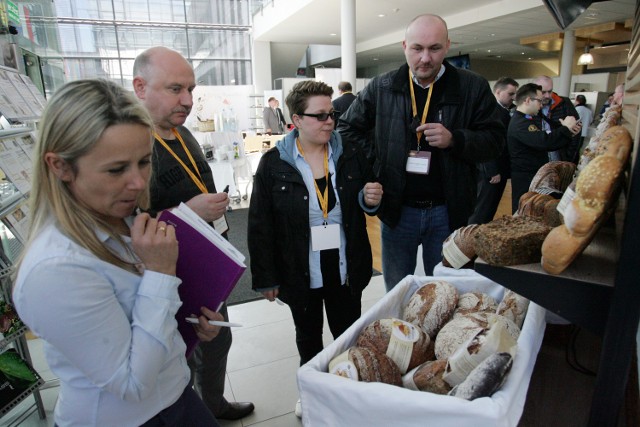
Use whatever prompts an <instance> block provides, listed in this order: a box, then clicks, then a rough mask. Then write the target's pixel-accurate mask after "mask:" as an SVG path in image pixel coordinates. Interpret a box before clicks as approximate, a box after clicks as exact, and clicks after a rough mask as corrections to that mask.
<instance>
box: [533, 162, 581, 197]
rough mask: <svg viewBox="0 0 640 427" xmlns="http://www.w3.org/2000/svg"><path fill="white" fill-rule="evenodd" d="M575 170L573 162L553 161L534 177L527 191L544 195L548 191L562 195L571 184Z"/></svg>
mask: <svg viewBox="0 0 640 427" xmlns="http://www.w3.org/2000/svg"><path fill="white" fill-rule="evenodd" d="M575 170H576V165H575V164H574V163H573V162H562V161H553V162H549V163H546V164H544V165H543V166H542V167H541V168H540V169H538V172H537V173H536V174H535V175H534V177H533V179H532V180H531V184H530V185H529V191H537V192H541V193H546V194H548V193H549V192H550V191H553V192H558V193H563V192H564V190H565V189H566V188H567V186H568V185H569V184H570V183H571V180H572V179H573V174H574V173H575ZM538 190H543V191H538Z"/></svg>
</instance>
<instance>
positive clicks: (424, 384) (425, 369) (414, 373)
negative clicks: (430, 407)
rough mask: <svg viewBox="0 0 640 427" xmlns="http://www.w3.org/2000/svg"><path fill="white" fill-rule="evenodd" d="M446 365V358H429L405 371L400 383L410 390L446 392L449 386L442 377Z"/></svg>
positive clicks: (449, 389)
mask: <svg viewBox="0 0 640 427" xmlns="http://www.w3.org/2000/svg"><path fill="white" fill-rule="evenodd" d="M446 366H447V361H446V360H430V361H428V362H425V363H423V364H422V365H420V366H418V367H416V368H415V369H412V370H411V371H409V372H407V373H406V375H404V376H403V377H402V385H403V387H405V388H408V389H410V390H419V391H427V392H429V393H435V394H447V393H449V391H451V386H450V385H449V384H447V382H446V381H445V380H443V379H442V374H443V373H444V369H445V367H446Z"/></svg>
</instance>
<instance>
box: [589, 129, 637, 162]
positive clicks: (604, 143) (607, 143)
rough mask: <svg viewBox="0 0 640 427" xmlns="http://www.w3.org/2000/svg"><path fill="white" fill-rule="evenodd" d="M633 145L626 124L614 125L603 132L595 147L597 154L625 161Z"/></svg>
mask: <svg viewBox="0 0 640 427" xmlns="http://www.w3.org/2000/svg"><path fill="white" fill-rule="evenodd" d="M632 146H633V141H632V140H631V135H630V134H629V131H628V130H627V129H626V128H625V127H624V126H613V127H611V128H609V129H608V130H607V131H605V132H604V133H603V134H602V137H601V138H600V140H599V141H598V145H596V148H595V155H596V156H611V157H615V158H616V159H618V160H620V161H621V162H622V163H625V162H626V161H627V159H628V158H629V153H630V152H631V148H632Z"/></svg>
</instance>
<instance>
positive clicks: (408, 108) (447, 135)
mask: <svg viewBox="0 0 640 427" xmlns="http://www.w3.org/2000/svg"><path fill="white" fill-rule="evenodd" d="M450 44H451V43H450V40H449V34H448V30H447V24H446V22H445V21H444V20H443V19H442V18H441V17H439V16H437V15H431V14H425V15H420V16H418V17H416V18H414V20H413V21H411V22H410V23H409V25H408V26H407V29H406V31H405V40H404V41H403V42H402V47H403V49H404V54H405V58H406V62H407V63H406V64H404V65H402V66H401V67H400V68H399V69H397V70H393V71H390V72H388V73H385V74H382V75H380V76H377V77H375V78H374V79H372V80H371V81H370V82H369V83H368V84H367V86H366V87H365V88H364V89H363V90H362V91H360V92H359V93H358V96H357V98H356V99H355V101H353V104H351V106H350V107H349V110H347V111H346V112H345V113H344V114H343V115H341V116H340V122H339V123H338V131H339V132H340V134H341V135H342V138H343V140H344V141H345V143H346V142H350V143H354V144H358V145H362V146H364V147H365V148H367V152H368V153H371V157H372V159H371V160H372V161H373V167H374V172H375V173H376V176H377V178H378V181H379V182H380V183H381V184H382V186H383V188H384V194H383V196H382V203H381V205H380V209H379V210H378V217H379V218H380V220H381V222H382V224H381V237H382V272H383V274H384V281H385V286H386V288H387V290H391V289H392V288H393V287H394V286H395V285H396V284H397V283H398V282H399V281H400V280H402V279H403V278H404V277H405V276H406V275H407V274H414V272H415V269H416V264H417V260H416V258H417V252H418V247H419V246H420V245H421V246H422V262H423V265H424V272H425V274H426V275H432V273H433V268H434V267H435V265H436V264H438V263H439V262H440V261H442V243H443V242H444V240H445V239H446V238H447V237H448V236H449V235H450V234H451V231H452V230H455V229H457V228H460V227H462V226H464V225H467V222H468V220H469V216H471V214H472V213H473V208H474V206H475V200H476V191H477V185H476V174H477V172H476V163H478V162H487V161H489V160H493V159H495V158H497V157H498V155H499V154H500V152H501V151H502V149H503V147H504V126H503V125H502V123H501V122H500V119H499V118H498V114H497V111H496V101H495V98H494V97H493V95H492V94H491V88H490V86H489V84H488V82H487V81H486V80H485V79H484V78H483V77H481V76H479V75H478V74H475V73H473V72H471V71H468V70H463V69H458V68H456V67H455V66H453V65H451V64H450V63H449V62H447V61H445V57H446V56H447V52H448V51H449V47H450ZM371 148H373V149H371Z"/></svg>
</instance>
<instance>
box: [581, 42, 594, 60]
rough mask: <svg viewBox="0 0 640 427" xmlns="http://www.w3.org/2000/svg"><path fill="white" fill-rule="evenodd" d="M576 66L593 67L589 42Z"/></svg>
mask: <svg viewBox="0 0 640 427" xmlns="http://www.w3.org/2000/svg"><path fill="white" fill-rule="evenodd" d="M578 65H593V55H592V54H591V53H590V52H589V42H587V45H586V46H585V47H584V53H583V54H582V55H580V58H578Z"/></svg>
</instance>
